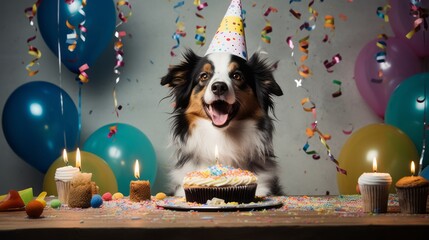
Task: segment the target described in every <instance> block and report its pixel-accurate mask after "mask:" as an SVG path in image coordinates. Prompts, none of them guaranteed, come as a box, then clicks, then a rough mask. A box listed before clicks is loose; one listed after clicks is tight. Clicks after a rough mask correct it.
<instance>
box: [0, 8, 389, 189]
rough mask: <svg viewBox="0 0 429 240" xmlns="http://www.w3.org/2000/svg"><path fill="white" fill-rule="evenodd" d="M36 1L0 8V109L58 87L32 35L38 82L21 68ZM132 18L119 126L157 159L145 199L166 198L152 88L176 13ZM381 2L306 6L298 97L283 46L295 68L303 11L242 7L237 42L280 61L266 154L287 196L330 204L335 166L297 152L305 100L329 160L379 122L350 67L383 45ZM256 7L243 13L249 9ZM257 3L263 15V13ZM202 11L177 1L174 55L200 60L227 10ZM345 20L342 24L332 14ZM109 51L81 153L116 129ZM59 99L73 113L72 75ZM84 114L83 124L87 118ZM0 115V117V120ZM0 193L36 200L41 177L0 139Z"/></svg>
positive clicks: (91, 87)
mask: <svg viewBox="0 0 429 240" xmlns="http://www.w3.org/2000/svg"><path fill="white" fill-rule="evenodd" d="M33 2H35V1H32V0H31V1H30V0H21V1H4V2H3V4H2V7H1V8H0V18H1V21H0V26H1V27H0V31H1V38H0V42H1V45H0V72H1V77H0V83H1V84H0V86H1V87H0V109H1V110H3V106H4V104H5V102H6V100H7V99H8V97H9V95H10V94H11V93H12V92H13V91H14V90H15V89H16V88H18V87H19V86H20V85H22V84H24V83H27V82H29V81H34V80H43V81H49V82H52V83H54V84H57V85H58V84H59V71H58V59H57V58H56V57H55V55H53V54H52V52H51V51H50V50H49V49H48V48H47V46H46V44H45V43H44V41H43V39H42V37H41V36H40V33H37V39H36V40H35V41H33V42H32V43H33V45H34V46H36V47H38V48H39V49H40V50H41V51H42V54H43V56H42V58H41V59H40V61H39V62H40V73H39V74H37V75H36V76H35V77H28V76H27V72H26V70H25V65H26V63H27V62H28V61H29V60H31V57H29V55H28V54H27V44H26V39H27V38H28V37H29V36H31V35H32V34H34V32H33V29H32V28H31V27H30V26H29V24H28V20H27V18H26V17H25V16H24V14H23V13H24V8H26V7H29V6H31V5H32V4H33ZM130 2H131V4H132V7H133V8H132V11H133V15H132V17H131V18H130V19H129V22H128V23H126V24H123V25H122V26H121V28H122V29H124V30H126V31H127V32H128V33H129V34H131V35H132V37H127V38H124V44H125V46H124V51H125V55H124V58H125V59H124V60H125V63H126V65H125V67H123V68H122V69H121V72H122V74H121V76H122V80H121V82H119V84H118V85H117V94H118V100H119V102H120V103H121V104H122V105H123V106H124V109H123V110H122V111H121V112H120V117H119V121H120V122H124V123H129V124H131V125H133V126H136V127H137V128H139V129H140V130H142V131H143V132H144V133H145V134H146V135H147V136H148V137H149V138H150V140H151V141H152V144H153V145H154V147H155V150H156V155H157V158H158V166H159V171H158V174H157V179H156V182H155V183H154V185H153V192H154V193H156V192H158V191H163V190H165V187H166V171H167V169H168V167H169V165H170V163H171V159H170V156H171V154H172V150H171V149H169V148H168V147H167V146H168V139H169V137H168V135H169V131H170V129H169V126H170V125H169V120H168V118H169V114H168V112H169V111H170V110H171V107H170V104H171V103H170V102H169V101H168V100H165V101H160V100H161V99H162V98H163V97H164V96H166V95H167V94H168V89H166V88H164V87H162V86H160V78H161V77H162V76H163V75H164V74H165V73H166V70H167V67H168V65H169V64H170V63H172V64H174V63H178V62H179V60H180V57H175V58H171V57H170V55H169V51H170V48H171V47H172V46H173V45H175V42H174V41H173V40H172V39H171V35H172V33H173V32H174V30H175V23H174V21H175V19H176V17H177V13H176V12H175V11H174V10H173V5H174V4H175V3H176V2H177V1H167V0H161V1H155V0H152V1H141V0H131V1H130ZM386 2H387V1H386V0H375V1H353V2H349V1H347V0H336V1H329V0H328V1H324V2H323V3H322V2H320V1H315V3H314V5H313V8H314V9H315V10H317V11H318V12H319V19H318V20H317V28H316V29H315V30H314V31H312V32H311V33H310V36H311V37H310V48H309V50H310V54H309V59H308V60H307V61H306V63H307V64H308V65H309V67H310V68H311V69H312V71H313V76H312V77H310V78H308V79H306V80H305V81H304V82H303V86H304V87H305V89H304V88H297V87H296V84H295V81H294V79H297V78H299V75H298V74H297V72H296V66H295V65H294V60H293V59H292V58H291V56H290V55H291V50H290V49H289V47H288V46H287V45H286V43H285V39H286V37H287V36H290V35H294V40H295V47H296V48H295V51H294V52H295V58H296V61H299V57H300V56H301V53H300V52H299V51H298V49H297V47H298V43H297V42H296V41H297V40H298V39H300V38H302V37H303V36H305V35H306V34H307V32H306V31H304V32H300V31H297V29H298V27H299V25H300V24H301V23H302V22H303V20H305V19H307V18H308V17H309V14H308V9H307V4H308V1H302V2H301V3H293V4H292V5H289V2H288V1H284V0H276V1H249V0H244V1H243V7H244V9H245V10H246V11H247V15H246V23H247V28H246V37H247V44H248V51H249V54H251V53H253V52H254V51H256V50H257V49H258V48H259V49H262V50H264V51H266V52H267V53H268V55H267V57H268V58H269V59H270V60H273V61H277V60H278V61H279V65H278V70H277V71H276V72H275V77H276V79H277V80H278V82H279V84H280V86H281V87H282V89H283V91H284V96H281V97H277V98H275V99H274V100H275V104H276V113H277V118H278V120H277V121H276V123H275V125H276V133H275V136H274V145H275V153H276V155H277V156H278V160H279V163H280V166H281V183H282V184H283V185H284V187H285V191H286V192H287V193H288V194H316V195H317V194H325V192H326V191H329V192H330V193H331V194H337V193H338V189H337V180H336V177H337V173H336V170H335V165H334V164H333V163H332V162H330V161H329V159H328V157H327V156H326V154H324V152H325V149H324V147H323V146H322V145H321V144H320V142H319V141H318V140H317V139H316V138H314V139H311V141H310V144H311V146H312V148H314V149H316V150H317V151H319V152H320V153H321V159H320V160H318V161H315V160H313V159H312V158H311V157H310V156H307V155H306V154H305V153H304V152H303V151H302V146H303V144H304V143H305V142H306V139H307V137H306V135H305V128H306V127H308V126H309V124H311V122H312V121H313V119H312V116H311V114H309V113H306V112H304V111H303V110H302V107H301V104H300V101H301V99H302V98H304V97H311V99H312V100H313V101H314V102H315V103H316V105H317V111H318V112H317V117H318V123H319V127H320V129H321V130H323V131H324V132H325V133H330V134H331V135H332V140H330V141H329V145H330V147H331V150H332V153H333V154H334V155H335V156H338V155H339V153H340V151H341V147H342V146H343V144H344V143H345V141H346V140H347V138H348V137H349V136H348V135H345V134H344V133H343V132H342V130H343V129H346V128H348V127H349V124H352V125H353V127H354V129H355V130H356V129H359V128H360V127H363V126H365V125H368V124H371V123H376V122H382V120H381V119H380V118H379V117H377V116H376V115H375V114H374V113H373V112H372V110H371V109H370V108H369V107H368V106H367V104H366V103H365V101H364V99H363V98H362V97H361V95H360V94H359V92H358V90H357V88H356V84H355V81H354V79H353V75H354V63H355V59H356V57H357V55H358V53H359V51H360V49H361V48H362V47H363V46H364V45H365V44H366V43H367V42H369V41H370V40H373V39H374V38H376V36H377V34H379V33H386V34H388V35H392V33H391V29H390V25H389V24H388V23H385V22H384V21H382V20H381V19H379V18H378V17H377V16H376V14H375V12H376V8H377V7H379V6H384V5H385V4H386ZM253 3H256V6H254V7H252V4H253ZM264 3H266V6H265V7H263V5H264ZM208 5H209V6H208V7H207V8H206V9H204V10H203V11H202V12H201V14H203V15H204V17H205V18H206V19H207V21H206V22H204V20H202V19H200V18H197V17H196V16H195V15H194V12H195V7H194V6H193V1H192V0H187V1H185V6H183V7H181V8H179V9H178V10H179V11H180V13H181V14H182V18H181V19H182V20H183V21H184V22H185V26H186V32H187V36H186V37H185V38H182V42H181V45H180V48H179V49H178V50H177V51H176V52H177V53H179V54H180V51H183V50H184V49H185V48H192V49H193V50H194V51H196V52H197V53H198V54H200V55H203V54H204V53H205V51H206V49H207V47H208V44H209V42H210V40H211V38H212V37H213V35H214V33H215V31H216V29H217V26H218V24H219V23H220V21H221V19H222V17H223V15H224V13H225V11H226V8H227V6H228V5H229V1H227V0H222V1H214V0H211V1H208ZM270 5H271V6H274V7H276V8H277V9H278V10H279V12H277V13H272V14H270V15H269V16H268V19H269V20H270V21H271V24H272V26H273V32H272V33H271V34H270V35H271V37H272V42H271V44H266V43H263V42H262V41H261V40H260V32H261V29H262V28H263V27H264V26H265V21H264V19H263V12H264V11H265V9H266V7H268V6H270ZM290 6H292V7H293V8H294V9H295V10H297V11H300V12H301V13H302V14H303V16H302V20H301V21H298V20H296V19H295V18H294V17H292V15H291V14H290V13H289V9H290ZM340 13H341V14H344V15H346V16H347V17H348V19H347V20H346V21H344V20H341V19H340V18H339V14H340ZM327 14H331V15H333V16H335V25H336V29H335V33H334V34H332V33H331V32H329V30H328V29H325V28H323V23H324V16H325V15H327ZM196 24H206V25H207V44H206V45H205V46H204V47H199V46H197V45H196V44H195V43H194V31H195V25H196ZM325 33H328V34H329V35H330V41H331V42H330V43H329V44H326V43H322V39H323V36H324V34H325ZM113 41H114V37H112V43H111V44H110V45H109V47H108V48H107V49H106V50H105V51H104V53H103V54H102V55H101V56H100V58H99V60H98V61H97V63H96V64H95V65H94V66H91V69H90V71H89V74H90V82H89V83H87V84H85V85H84V86H83V96H82V101H83V102H82V103H83V105H82V114H83V115H82V136H81V143H83V142H84V141H85V139H86V138H87V137H88V136H90V135H91V133H93V132H94V131H95V130H97V129H98V128H100V127H101V126H103V125H105V124H108V123H113V122H116V121H118V119H117V118H116V115H115V114H114V113H113V111H112V110H113V98H112V90H113V87H114V85H115V78H116V76H115V74H114V73H113V67H114V63H115V53H114V50H113ZM337 53H340V54H341V56H342V58H343V61H342V62H340V63H339V64H337V65H336V66H334V68H333V69H334V72H333V73H327V71H326V70H325V67H324V66H323V61H324V60H325V59H331V57H332V56H333V55H335V54H337ZM61 78H62V86H63V89H64V90H65V91H66V92H67V93H68V94H69V95H70V96H71V97H72V98H73V100H74V101H75V103H76V105H77V97H78V85H77V83H76V82H75V80H74V74H73V73H71V72H70V71H68V70H67V68H65V67H64V66H63V67H62V75H61ZM333 79H339V80H341V81H342V83H343V85H342V91H343V95H342V96H341V97H338V98H332V97H331V94H332V93H333V92H334V91H336V87H335V86H334V85H333V84H332V80H333ZM91 110H92V113H91V114H90V111H91ZM1 112H2V111H1ZM0 149H1V157H0V193H4V192H7V191H8V190H9V189H23V188H26V187H33V188H34V192H35V194H38V193H39V192H40V191H41V190H42V183H43V176H44V175H43V174H42V173H40V172H38V171H37V170H36V169H35V168H33V167H32V166H30V165H29V164H27V163H26V162H25V161H23V160H21V159H20V158H19V157H18V156H17V155H16V154H15V153H14V151H13V150H12V149H11V148H10V147H9V145H8V143H7V142H6V139H5V137H4V135H3V131H1V134H0Z"/></svg>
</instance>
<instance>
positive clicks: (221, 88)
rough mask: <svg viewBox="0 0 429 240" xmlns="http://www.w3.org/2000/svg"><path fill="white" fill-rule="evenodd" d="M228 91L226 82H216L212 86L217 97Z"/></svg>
mask: <svg viewBox="0 0 429 240" xmlns="http://www.w3.org/2000/svg"><path fill="white" fill-rule="evenodd" d="M226 91H228V86H227V85H226V83H224V82H215V83H213V84H212V92H213V93H214V94H215V95H218V96H220V95H222V94H224V93H225V92H226Z"/></svg>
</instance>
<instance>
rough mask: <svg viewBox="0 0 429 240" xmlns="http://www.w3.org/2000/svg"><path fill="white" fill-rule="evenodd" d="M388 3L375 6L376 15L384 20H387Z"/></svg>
mask: <svg viewBox="0 0 429 240" xmlns="http://www.w3.org/2000/svg"><path fill="white" fill-rule="evenodd" d="M390 8H391V7H390V5H389V4H386V5H385V6H384V7H378V8H377V11H376V13H377V16H378V17H379V18H381V19H383V20H384V21H385V22H389V14H388V12H389V10H390Z"/></svg>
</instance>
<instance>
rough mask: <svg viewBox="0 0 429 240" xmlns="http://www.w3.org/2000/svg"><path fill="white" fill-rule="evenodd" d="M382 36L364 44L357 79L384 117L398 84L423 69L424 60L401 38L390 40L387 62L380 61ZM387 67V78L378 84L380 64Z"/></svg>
mask: <svg viewBox="0 0 429 240" xmlns="http://www.w3.org/2000/svg"><path fill="white" fill-rule="evenodd" d="M377 40H378V39H375V40H372V41H370V42H369V43H367V45H365V47H363V48H362V49H361V51H360V53H359V55H358V57H357V59H356V62H355V69H354V73H355V77H354V78H355V82H356V85H357V87H358V90H359V92H360V94H361V96H362V97H363V98H364V99H365V101H366V103H367V104H368V105H369V106H370V107H371V109H372V110H373V111H374V112H375V113H376V114H377V115H378V116H379V117H381V118H384V113H385V111H386V106H387V102H388V101H389V98H390V95H391V94H392V92H393V90H394V89H395V88H396V86H398V85H399V83H400V82H401V81H403V80H404V79H405V78H407V77H410V76H412V75H414V74H416V73H419V72H421V63H420V59H419V58H418V57H417V56H416V55H415V54H414V53H413V52H412V50H411V49H410V48H409V47H408V46H407V45H406V44H405V43H404V41H403V40H400V39H399V38H394V37H393V38H389V39H388V40H386V44H387V47H386V62H385V63H382V64H381V63H378V62H377V61H376V60H375V55H376V53H378V52H380V51H381V49H380V48H379V47H377V45H376V43H377ZM382 66H383V67H384V69H383V70H382V72H383V81H382V82H381V83H375V82H373V81H372V79H379V77H378V74H379V70H380V67H382Z"/></svg>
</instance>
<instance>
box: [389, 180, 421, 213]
mask: <svg viewBox="0 0 429 240" xmlns="http://www.w3.org/2000/svg"><path fill="white" fill-rule="evenodd" d="M396 192H397V194H398V200H399V207H400V209H401V212H402V213H412V214H414V213H426V204H427V199H428V192H429V188H428V187H416V188H396Z"/></svg>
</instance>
